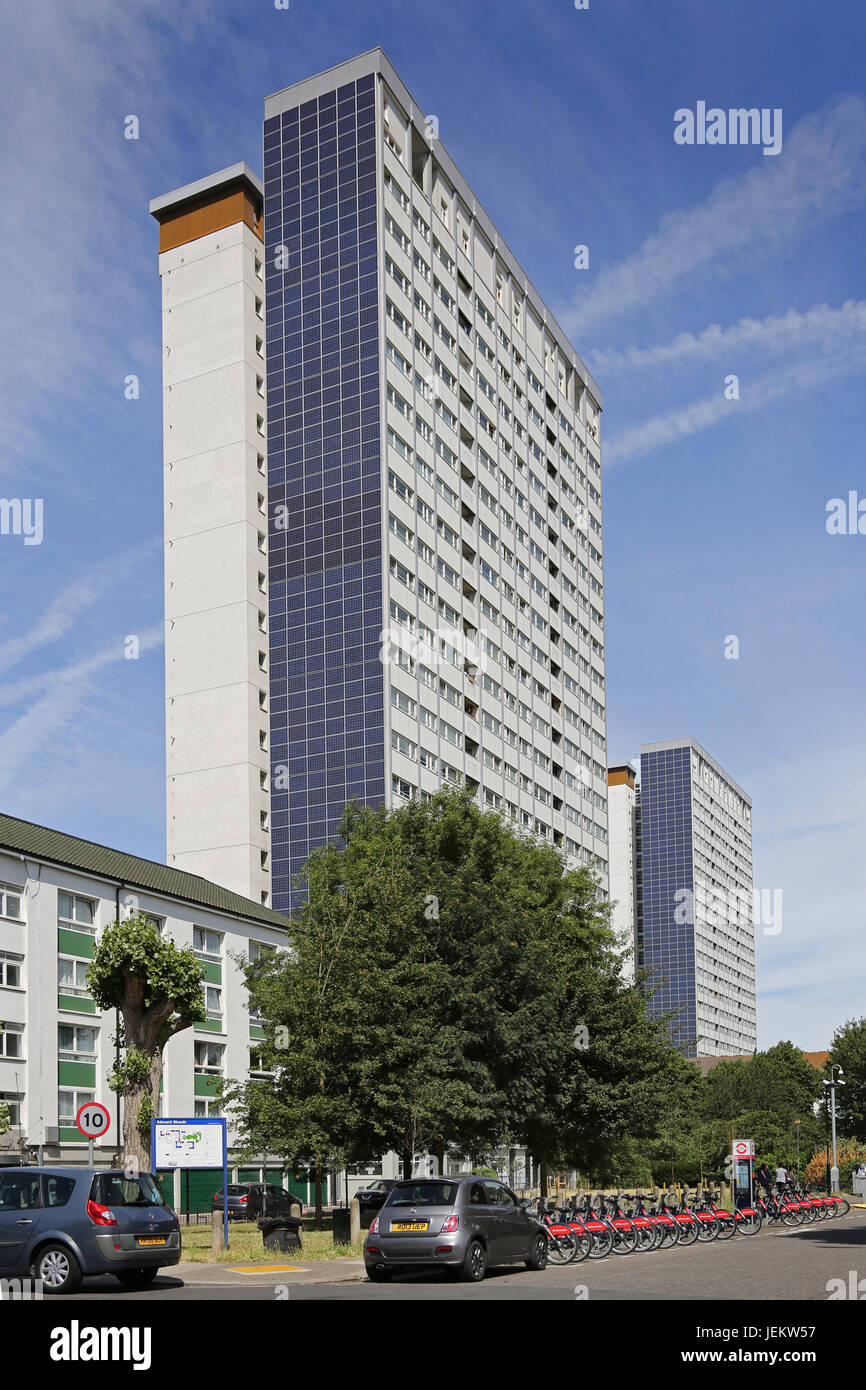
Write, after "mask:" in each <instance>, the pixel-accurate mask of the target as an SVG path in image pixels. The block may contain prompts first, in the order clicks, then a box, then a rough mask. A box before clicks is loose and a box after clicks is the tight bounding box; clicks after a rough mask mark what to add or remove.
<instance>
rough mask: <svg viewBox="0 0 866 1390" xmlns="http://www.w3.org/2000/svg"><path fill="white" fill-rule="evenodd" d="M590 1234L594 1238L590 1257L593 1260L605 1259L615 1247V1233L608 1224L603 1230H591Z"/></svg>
mask: <svg viewBox="0 0 866 1390" xmlns="http://www.w3.org/2000/svg"><path fill="white" fill-rule="evenodd" d="M588 1234H589V1236H590V1238H591V1240H592V1248H591V1249H590V1252H589V1258H590V1259H591V1260H603V1259H604V1258H605V1256H606V1255H609V1254H610V1252H611V1250H612V1249H613V1235H612V1234H611V1232H610V1231H609V1230H608V1228H607V1226H605V1228H604V1230H603V1231H590V1232H589V1233H588Z"/></svg>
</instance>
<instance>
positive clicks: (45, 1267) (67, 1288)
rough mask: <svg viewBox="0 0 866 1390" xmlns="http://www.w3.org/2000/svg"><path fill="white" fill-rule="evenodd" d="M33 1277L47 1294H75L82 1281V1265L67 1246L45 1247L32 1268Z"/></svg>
mask: <svg viewBox="0 0 866 1390" xmlns="http://www.w3.org/2000/svg"><path fill="white" fill-rule="evenodd" d="M32 1272H33V1277H34V1278H35V1279H39V1280H41V1282H42V1288H43V1289H44V1291H45V1293H51V1294H54V1293H75V1290H76V1289H77V1288H78V1287H79V1286H80V1284H81V1280H82V1277H83V1276H82V1273H81V1265H80V1264H79V1263H78V1261H77V1260H76V1258H75V1256H74V1255H73V1253H72V1251H71V1250H69V1249H68V1248H67V1247H66V1246H65V1245H43V1247H42V1249H41V1250H40V1251H39V1253H38V1255H37V1256H36V1259H35V1261H34V1264H33V1266H32Z"/></svg>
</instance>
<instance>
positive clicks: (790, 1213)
mask: <svg viewBox="0 0 866 1390" xmlns="http://www.w3.org/2000/svg"><path fill="white" fill-rule="evenodd" d="M781 1213H782V1225H783V1226H802V1224H803V1222H804V1220H805V1217H804V1216H803V1213H802V1212H801V1211H794V1209H793V1208H792V1207H791V1206H790V1204H788V1203H785V1204H784V1205H783V1206H782V1209H781Z"/></svg>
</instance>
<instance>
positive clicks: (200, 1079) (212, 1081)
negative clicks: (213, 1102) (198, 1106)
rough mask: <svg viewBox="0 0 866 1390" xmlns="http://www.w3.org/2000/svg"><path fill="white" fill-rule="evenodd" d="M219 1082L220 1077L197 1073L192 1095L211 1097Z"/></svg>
mask: <svg viewBox="0 0 866 1390" xmlns="http://www.w3.org/2000/svg"><path fill="white" fill-rule="evenodd" d="M219 1082H220V1078H219V1077H218V1076H202V1075H200V1074H198V1073H197V1074H196V1077H195V1086H194V1089H193V1095H196V1096H205V1097H207V1098H208V1099H212V1098H213V1093H214V1091H215V1090H216V1088H217V1086H218V1085H219Z"/></svg>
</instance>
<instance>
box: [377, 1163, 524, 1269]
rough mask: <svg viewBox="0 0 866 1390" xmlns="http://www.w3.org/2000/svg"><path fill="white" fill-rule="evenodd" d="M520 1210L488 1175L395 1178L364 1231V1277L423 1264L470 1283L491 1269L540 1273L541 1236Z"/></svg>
mask: <svg viewBox="0 0 866 1390" xmlns="http://www.w3.org/2000/svg"><path fill="white" fill-rule="evenodd" d="M526 1207H527V1203H526V1202H525V1201H523V1202H521V1201H519V1200H518V1198H517V1197H516V1196H515V1195H514V1193H513V1192H512V1191H511V1189H510V1188H508V1187H506V1186H505V1184H504V1183H501V1182H497V1181H495V1180H494V1179H492V1178H478V1177H464V1178H409V1179H400V1180H398V1181H396V1182H395V1183H394V1186H393V1187H392V1188H391V1191H390V1192H389V1193H388V1196H387V1198H386V1199H385V1202H384V1204H383V1206H382V1210H381V1211H380V1212H379V1215H378V1216H377V1217H375V1218H374V1220H373V1224H372V1225H371V1227H370V1229H369V1231H368V1232H367V1237H366V1239H365V1241H364V1264H365V1266H366V1269H367V1275H368V1277H369V1278H370V1279H372V1280H373V1281H374V1282H375V1283H380V1282H382V1281H384V1280H386V1279H390V1277H391V1275H392V1274H393V1273H395V1272H396V1271H397V1270H408V1269H418V1268H419V1267H422V1268H423V1267H425V1266H426V1267H428V1268H431V1269H434V1268H437V1267H441V1268H443V1269H446V1270H448V1271H449V1273H451V1274H453V1275H455V1276H457V1277H458V1278H461V1279H466V1280H471V1281H473V1282H477V1281H479V1280H481V1279H483V1278H484V1276H485V1274H486V1273H487V1270H488V1268H489V1267H490V1266H492V1265H505V1264H517V1263H518V1262H522V1263H523V1264H525V1265H526V1268H527V1269H544V1267H545V1265H546V1264H547V1235H546V1233H545V1232H544V1230H543V1229H542V1227H541V1226H540V1225H539V1223H538V1222H537V1221H536V1220H535V1218H534V1217H533V1216H531V1215H530V1214H529V1213H528V1212H527V1210H526Z"/></svg>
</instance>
